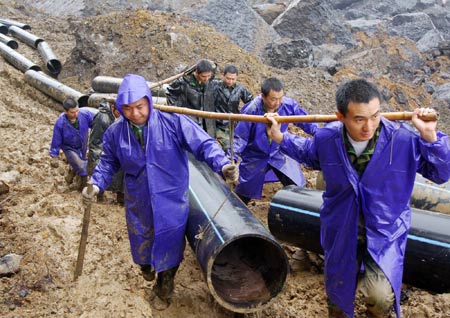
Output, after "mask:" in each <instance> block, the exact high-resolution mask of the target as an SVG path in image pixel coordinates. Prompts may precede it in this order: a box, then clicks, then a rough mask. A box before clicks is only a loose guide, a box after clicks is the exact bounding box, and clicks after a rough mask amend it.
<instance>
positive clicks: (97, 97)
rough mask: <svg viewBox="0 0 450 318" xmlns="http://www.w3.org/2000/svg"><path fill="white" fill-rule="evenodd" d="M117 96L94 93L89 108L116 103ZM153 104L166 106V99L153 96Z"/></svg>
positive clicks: (90, 98)
mask: <svg viewBox="0 0 450 318" xmlns="http://www.w3.org/2000/svg"><path fill="white" fill-rule="evenodd" d="M116 98H117V94H104V93H92V94H90V95H89V99H88V105H89V107H93V108H98V107H99V106H100V103H101V102H102V101H104V100H105V101H107V102H109V103H115V101H116ZM152 102H153V104H158V105H164V104H166V98H165V97H164V98H161V97H157V96H156V97H155V96H152Z"/></svg>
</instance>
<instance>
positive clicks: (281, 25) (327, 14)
mask: <svg viewBox="0 0 450 318" xmlns="http://www.w3.org/2000/svg"><path fill="white" fill-rule="evenodd" d="M272 25H273V27H274V29H275V30H276V31H277V32H278V33H279V34H280V35H281V36H282V37H288V38H291V39H298V38H305V37H306V38H308V39H309V40H310V41H311V43H312V44H314V45H321V44H324V43H337V44H343V45H345V46H347V47H353V46H355V44H356V42H355V40H354V39H353V38H352V35H351V33H350V32H349V31H348V30H347V29H346V28H345V27H344V26H343V24H342V22H341V21H340V20H339V19H338V15H337V14H336V12H335V11H334V10H332V8H331V7H330V6H329V5H328V2H325V1H320V0H295V1H293V2H292V3H291V4H290V5H289V7H288V8H287V9H286V11H285V12H284V13H283V14H281V15H280V16H279V17H278V18H277V19H275V21H274V22H273V23H272Z"/></svg>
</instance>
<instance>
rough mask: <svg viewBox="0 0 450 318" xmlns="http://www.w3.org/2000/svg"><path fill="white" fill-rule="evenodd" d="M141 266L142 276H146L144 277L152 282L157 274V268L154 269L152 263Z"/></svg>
mask: <svg viewBox="0 0 450 318" xmlns="http://www.w3.org/2000/svg"><path fill="white" fill-rule="evenodd" d="M139 266H140V267H141V273H142V276H143V277H144V279H145V280H146V281H149V282H151V281H153V280H154V279H155V276H156V274H155V270H154V269H152V266H151V265H147V264H144V265H139Z"/></svg>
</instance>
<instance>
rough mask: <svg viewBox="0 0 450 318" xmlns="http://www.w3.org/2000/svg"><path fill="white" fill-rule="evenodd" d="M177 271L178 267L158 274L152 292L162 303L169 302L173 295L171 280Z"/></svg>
mask: <svg viewBox="0 0 450 318" xmlns="http://www.w3.org/2000/svg"><path fill="white" fill-rule="evenodd" d="M177 270H178V266H175V267H173V268H171V269H168V270H166V271H163V272H160V273H158V277H157V278H156V284H155V286H153V292H154V293H155V294H156V296H158V297H159V298H160V299H161V300H163V301H169V299H170V297H171V296H172V293H173V288H174V286H173V280H174V278H175V274H176V272H177Z"/></svg>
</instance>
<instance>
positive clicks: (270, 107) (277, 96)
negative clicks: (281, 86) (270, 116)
mask: <svg viewBox="0 0 450 318" xmlns="http://www.w3.org/2000/svg"><path fill="white" fill-rule="evenodd" d="M283 96H284V91H283V90H281V91H279V92H275V91H274V90H273V89H271V90H270V91H269V94H267V96H266V95H264V94H261V97H262V100H263V103H264V108H265V109H266V110H267V111H268V112H269V113H273V112H275V111H276V110H277V109H278V107H279V106H280V105H281V103H282V102H283Z"/></svg>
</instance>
